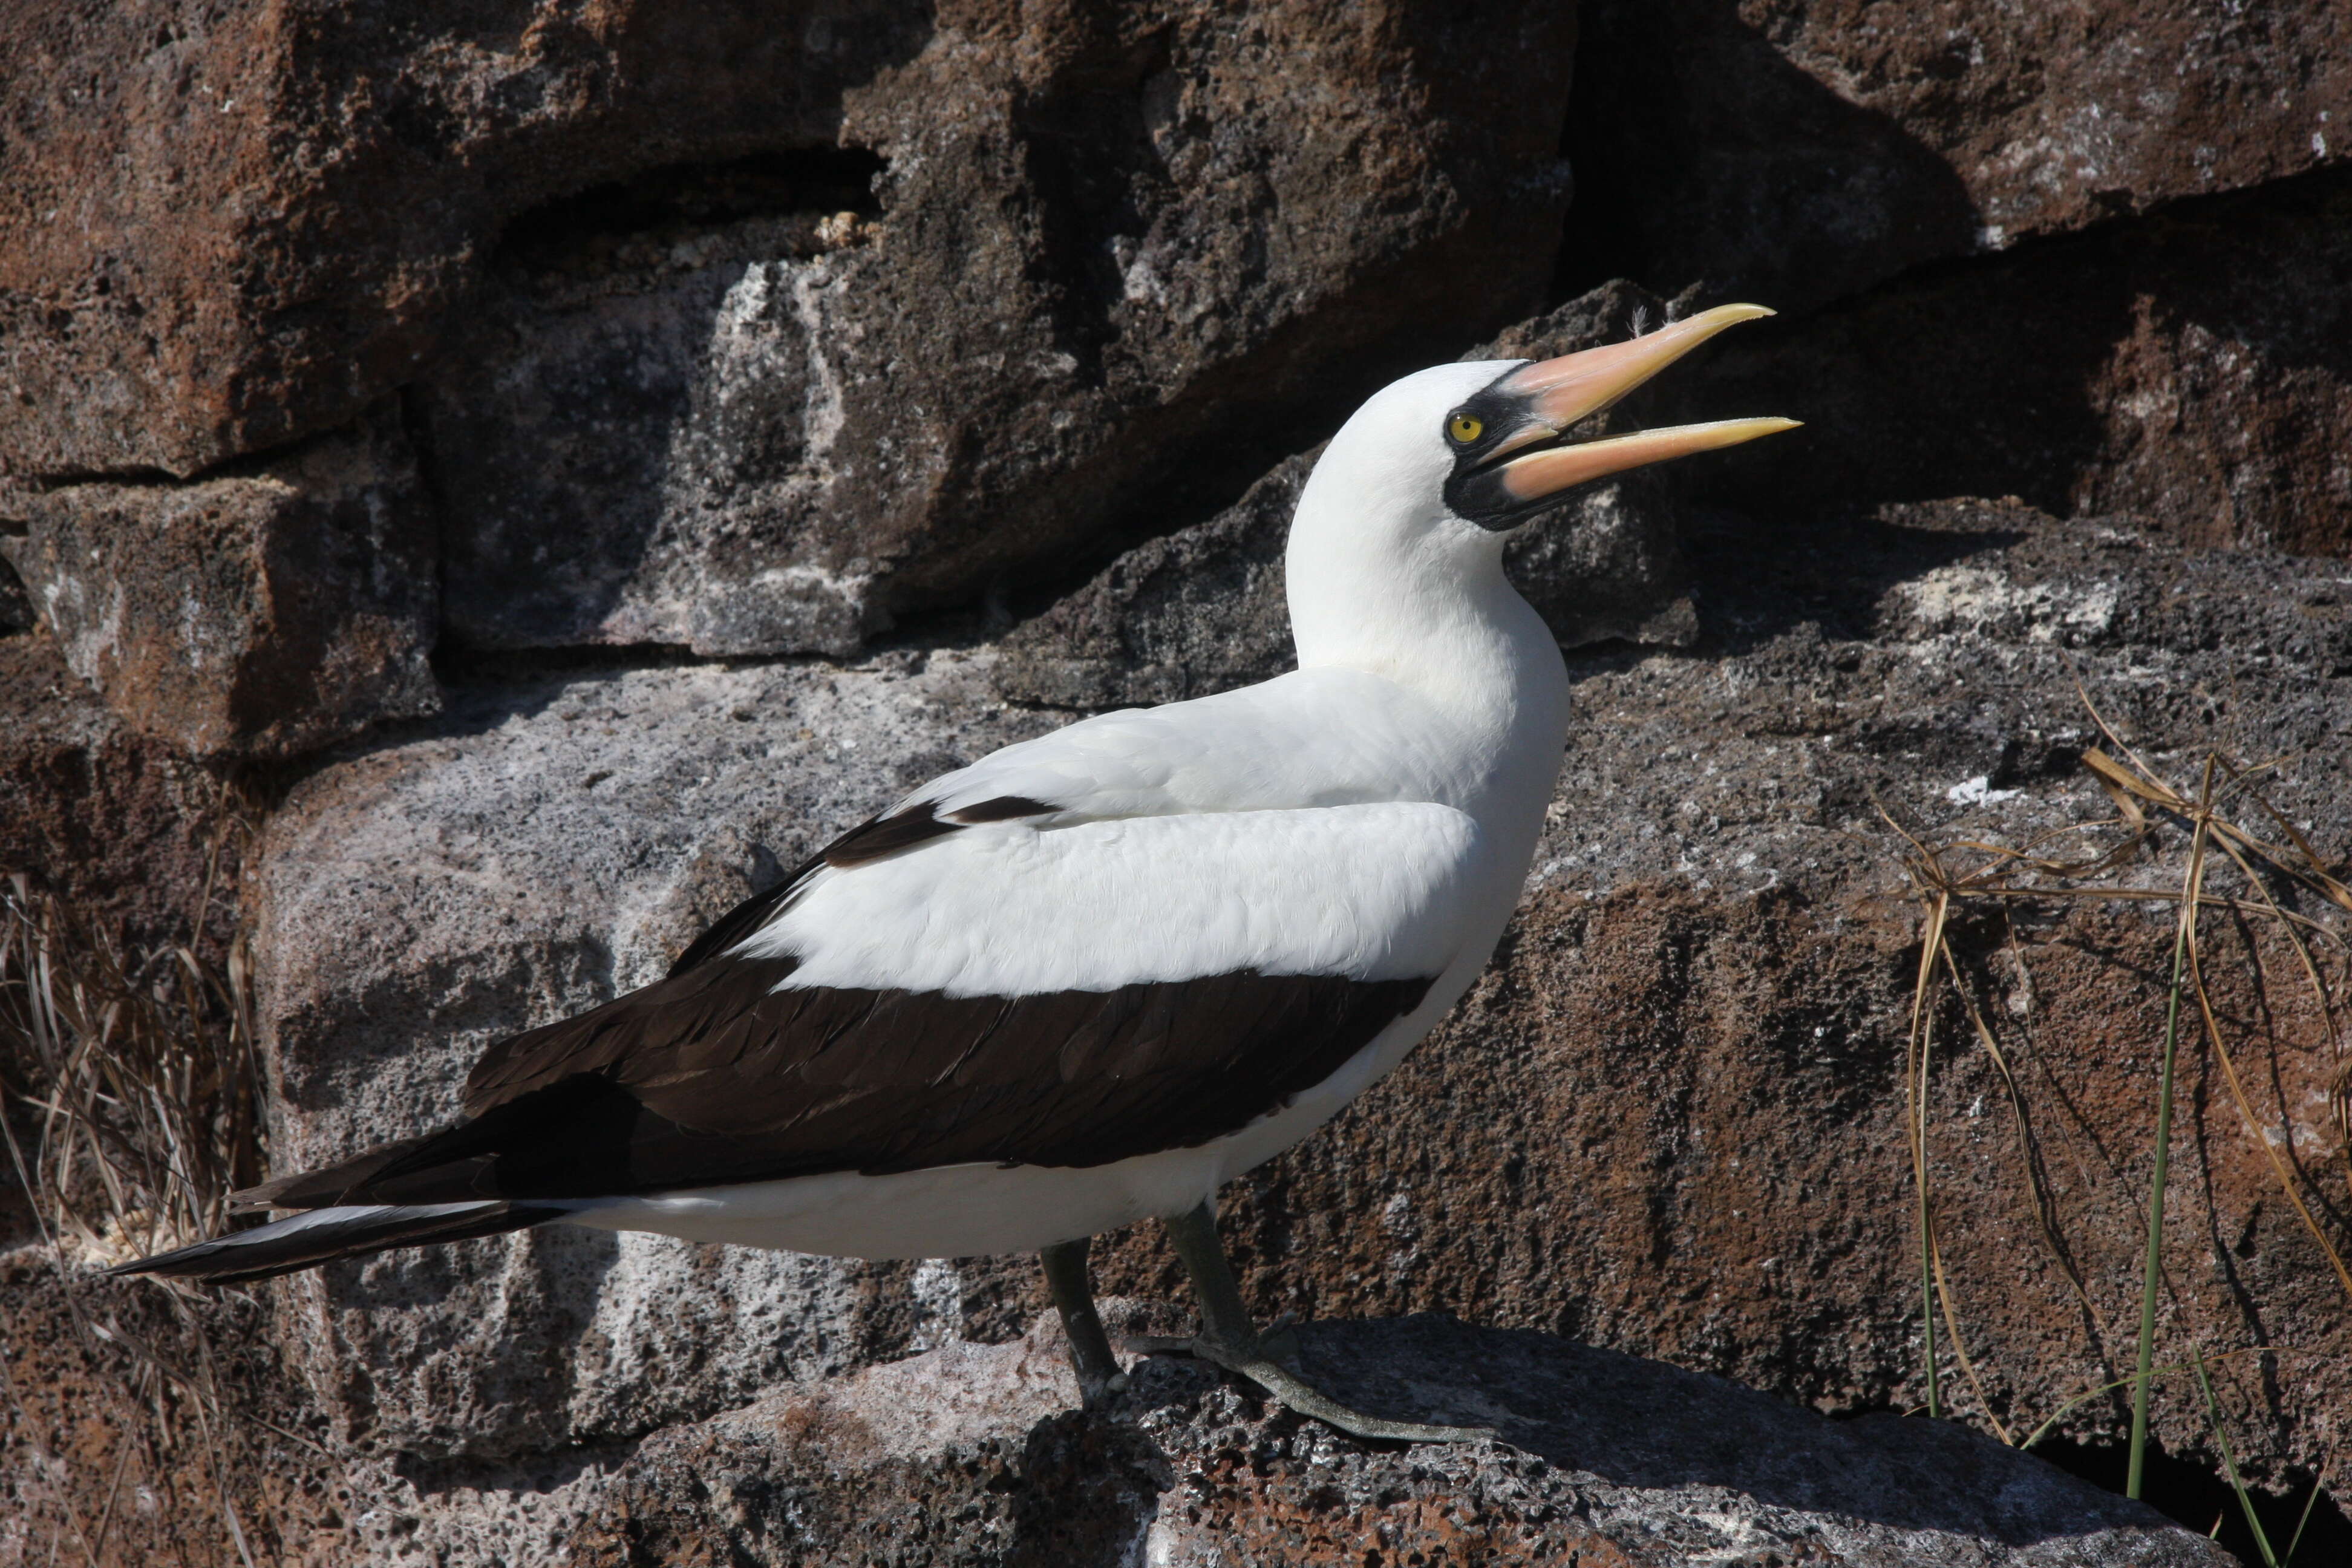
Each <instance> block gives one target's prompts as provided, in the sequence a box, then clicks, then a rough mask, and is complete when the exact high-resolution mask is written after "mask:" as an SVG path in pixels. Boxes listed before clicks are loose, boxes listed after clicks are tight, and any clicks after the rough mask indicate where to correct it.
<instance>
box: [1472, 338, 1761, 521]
mask: <svg viewBox="0 0 2352 1568" xmlns="http://www.w3.org/2000/svg"><path fill="white" fill-rule="evenodd" d="M1770 314H1772V312H1771V311H1769V310H1766V309H1765V308H1764V307H1763V306H1761V305H1718V306H1717V307H1716V308H1715V309H1714V310H1706V311H1702V312H1701V313H1699V314H1698V315H1696V316H1692V317H1690V318H1689V319H1688V320H1686V321H1676V322H1675V323H1674V324H1673V325H1671V326H1666V327H1661V328H1659V329H1658V330H1657V331H1654V332H1649V333H1645V334H1644V335H1643V336H1641V337H1638V338H1634V339H1633V340H1632V341H1630V342H1622V343H1610V344H1608V345H1607V346H1605V347H1602V348H1597V349H1587V350H1585V351H1584V352H1583V353H1572V354H1565V355H1562V356H1561V357H1560V358H1559V359H1548V360H1538V361H1537V362H1536V363H1532V364H1527V365H1522V366H1520V367H1519V368H1518V369H1517V370H1515V371H1513V372H1512V373H1511V374H1508V375H1507V376H1505V377H1504V378H1503V379H1502V380H1501V381H1499V382H1497V383H1496V384H1495V386H1494V391H1495V392H1496V393H1500V394H1503V395H1506V396H1507V397H1511V398H1513V399H1517V400H1521V401H1522V402H1523V403H1524V405H1525V406H1526V407H1527V409H1528V416H1529V417H1528V423H1527V425H1526V426H1524V427H1523V428H1520V429H1517V430H1514V431H1512V432H1511V433H1510V434H1509V435H1508V436H1507V437H1505V438H1504V439H1503V440H1501V441H1499V442H1497V443H1496V446H1495V447H1494V449H1493V450H1492V451H1491V452H1487V453H1484V454H1481V456H1482V458H1484V459H1485V462H1486V471H1487V473H1489V474H1491V475H1492V476H1493V477H1494V479H1495V480H1497V481H1499V483H1500V487H1501V489H1502V490H1503V491H1504V492H1505V493H1506V494H1507V495H1508V496H1509V497H1510V498H1511V500H1514V501H1517V502H1520V503H1526V502H1529V501H1537V500H1543V499H1544V498H1545V497H1547V496H1552V495H1557V494H1558V493H1559V492H1560V491H1562V490H1564V489H1569V488H1570V486H1573V485H1580V484H1587V483H1590V482H1591V480H1594V479H1603V478H1606V477H1607V476H1609V475H1611V474H1615V473H1622V472H1623V471H1624V470H1625V469H1627V468H1640V467H1642V466H1643V465H1644V464H1647V463H1660V462H1664V461H1665V460H1666V459H1667V458H1682V457H1687V456H1689V455H1690V454H1691V453H1693V452H1706V451H1712V450H1714V449H1715V448H1717V447H1736V446H1738V445H1739V444H1740V443H1741V442H1742V441H1753V440H1754V439H1756V437H1759V436H1769V435H1772V434H1774V433H1776V432H1778V431H1781V430H1794V429H1796V428H1797V427H1798V422H1797V421H1796V420H1794V419H1779V418H1768V419H1719V420H1717V421H1715V422H1714V423H1712V424H1706V425H1676V426H1671V427H1668V428H1666V429H1662V430H1643V431H1638V432H1636V433H1634V434H1633V435H1631V436H1612V437H1606V438H1604V439H1601V440H1598V441H1580V442H1576V443H1573V444H1571V445H1567V446H1548V447H1543V448H1542V449H1541V450H1539V451H1533V452H1525V453H1524V455H1523V456H1520V457H1516V458H1513V457H1510V456H1509V454H1511V453H1513V452H1519V451H1522V450H1523V449H1524V448H1526V447H1530V446H1534V445H1535V444H1537V443H1538V442H1546V441H1553V440H1557V439H1558V438H1559V436H1560V434H1561V433H1562V432H1563V431H1565V430H1567V429H1568V428H1569V427H1570V426H1572V425H1574V424H1576V423H1577V421H1579V420H1580V419H1587V418H1590V417H1591V416H1593V415H1595V414H1598V413H1600V412H1601V410H1603V409H1605V408H1607V407H1608V406H1609V405H1612V404H1613V403H1615V402H1616V401H1617V400H1618V399H1619V398H1621V397H1623V396H1624V395H1626V394H1627V393H1629V392H1631V391H1633V389H1634V388H1635V387H1637V386H1639V385H1641V384H1643V382H1645V381H1647V380H1649V379H1650V378H1651V377H1652V376H1654V375H1655V374H1658V373H1659V372H1660V371H1662V370H1664V369H1665V368H1666V367H1667V366H1668V365H1670V364H1672V363H1675V361H1676V360H1678V359H1680V358H1682V357H1683V356H1684V355H1685V354H1686V353H1690V352H1691V351H1692V350H1693V349H1695V348H1696V347H1698V346H1699V344H1701V343H1703V342H1706V340H1707V339H1709V338H1711V337H1713V336H1715V334H1716V333H1717V332H1719V331H1723V330H1724V329H1725V328H1727V327H1732V326H1737V325H1738V323H1740V322H1741V321H1755V320H1757V319H1758V318H1759V317H1763V316H1769V315H1770Z"/></svg>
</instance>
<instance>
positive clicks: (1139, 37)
mask: <svg viewBox="0 0 2352 1568" xmlns="http://www.w3.org/2000/svg"><path fill="white" fill-rule="evenodd" d="M1572 33H1573V23H1572V16H1571V14H1570V12H1568V11H1565V10H1560V9H1557V8H1554V9H1548V10H1538V11H1536V12H1530V13H1528V14H1527V16H1525V17H1522V18H1518V19H1517V20H1514V21H1511V22H1510V23H1508V24H1507V25H1497V24H1496V21H1495V19H1492V18H1488V19H1483V20H1482V21H1480V22H1478V23H1476V24H1475V25H1474V24H1473V23H1471V22H1470V21H1469V20H1468V19H1467V18H1458V17H1455V16H1453V15H1452V14H1451V13H1450V12H1447V11H1445V9H1444V7H1435V6H1427V5H1407V6H1399V7H1393V8H1391V7H1373V8H1370V9H1366V8H1361V7H1358V8H1353V9H1339V10H1331V9H1328V8H1318V7H1314V6H1298V7H1294V8H1290V9H1279V8H1278V9H1276V10H1274V11H1259V12H1256V13H1253V15H1252V16H1250V17H1249V18H1247V19H1246V20H1245V21H1244V22H1242V23H1239V24H1234V23H1233V22H1232V21H1231V20H1230V18H1228V17H1227V16H1225V14H1224V13H1223V12H1222V11H1220V10H1218V9H1216V8H1215V7H1212V6H1205V5H1192V4H1189V3H1184V0H1169V3H1168V4H1164V5H1154V6H1150V7H1145V8H1140V9H1129V10H1126V11H1119V12H1115V13H1104V14H1103V15H1101V16H1096V15H1095V14H1093V13H1090V12H1085V11H1083V9H1082V8H1081V9H1076V10H1073V9H1070V8H1067V7H1063V6H1049V7H1047V8H1045V10H1043V11H1038V12H1034V13H1022V14H1020V15H1018V16H1015V15H1014V14H1013V12H1012V11H1010V10H1008V9H1005V8H1003V7H996V6H990V5H964V6H957V7H950V8H949V9H948V10H946V11H945V12H944V13H943V14H942V16H941V17H940V28H939V31H938V32H937V33H936V34H935V35H934V37H932V38H931V40H930V41H929V44H928V46H927V47H925V48H924V49H923V51H922V52H921V53H920V55H919V56H918V57H917V58H914V59H913V60H911V61H909V62H908V64H906V65H905V66H904V67H902V68H897V69H894V70H891V71H888V72H886V73H884V74H883V75H882V76H880V77H879V78H878V79H877V80H876V81H874V82H873V83H872V84H871V85H868V86H865V87H861V88H858V89H855V90H852V91H850V92H849V93H848V94H847V95H846V99H845V102H846V105H847V109H846V119H845V127H844V131H843V136H844V138H845V141H847V142H852V143H855V144H856V145H857V146H861V147H866V148H870V149H872V150H873V152H874V153H878V154H879V155H880V159H881V163H880V168H881V170H882V171H883V172H882V173H881V174H880V175H879V177H878V179H877V184H876V192H877V194H876V195H875V196H874V197H873V198H870V199H869V198H865V197H863V196H861V195H856V194H855V193H852V194H847V195H832V196H828V197H827V198H826V201H827V203H828V204H829V203H831V202H834V201H841V200H845V201H848V202H850V203H851V205H853V206H854V207H856V208H857V209H860V211H862V212H863V213H864V216H860V214H859V212H858V211H852V212H847V213H844V214H836V215H835V216H832V217H830V218H828V219H827V220H826V221H824V222H823V223H818V222H815V221H814V219H815V216H816V215H817V213H818V212H820V211H824V210H826V209H825V208H824V207H819V206H817V205H816V198H815V197H814V196H813V195H806V194H803V195H792V194H791V193H789V192H787V193H783V194H781V195H778V196H776V198H775V201H776V202H777V203H778V204H780V210H779V211H771V212H765V213H760V214H756V215H751V216H746V215H744V214H743V213H742V212H741V211H740V209H739V208H737V207H733V206H730V205H727V204H726V203H723V202H713V201H711V200H709V199H707V198H706V197H705V196H704V195H699V194H698V193H697V192H696V191H695V190H693V189H691V188H688V187H685V186H678V187H675V188H672V189H671V190H669V191H668V192H667V195H665V196H664V197H663V198H662V200H661V201H654V200H651V199H650V198H649V199H648V200H647V201H646V202H645V203H643V204H641V205H640V206H639V207H638V208H637V209H636V210H635V216H629V217H627V218H626V222H628V223H632V224H635V225H637V226H638V231H637V233H636V234H635V236H634V237H629V236H616V235H615V234H614V233H613V232H611V224H610V223H608V224H607V226H605V227H604V228H602V229H593V230H592V231H583V232H579V233H575V234H572V235H571V236H570V237H562V236H553V237H550V238H549V239H548V240H547V242H546V243H541V244H536V245H533V246H526V247H520V248H512V249H510V252H509V257H508V265H507V266H506V267H505V268H503V269H502V270H501V273H500V280H499V289H500V293H499V295H498V296H497V299H496V302H495V303H494V304H489V305H486V307H485V308H484V309H483V310H481V311H480V312H479V313H478V316H477V318H476V327H475V329H474V331H472V332H471V333H470V334H469V335H468V337H467V341H466V343H465V345H464V347H463V348H462V349H461V350H460V351H459V352H457V353H454V354H453V355H452V356H451V357H450V359H449V360H448V361H447V362H446V364H445V365H444V366H442V367H441V368H438V369H436V370H435V371H433V372H432V373H430V374H428V375H427V376H426V377H425V395H424V397H423V399H422V406H423V408H424V410H425V416H426V418H427V421H428V425H429V427H430V430H431V432H432V446H433V451H434V454H435V459H436V470H437V473H438V483H439V485H440V487H441V491H442V494H443V497H444V499H445V500H446V504H447V509H448V515H449V517H450V519H451V525H452V526H451V531H450V539H451V550H450V557H449V560H450V569H449V582H450V584H451V587H450V597H449V603H448V613H449V617H450V619H449V625H450V627H451V630H452V633H453V635H455V636H456V637H459V638H461V639H463V640H464V641H466V642H467V643H469V644H472V645H475V646H478V647H541V646H550V645H562V644H572V643H583V642H607V643H631V642H663V643H683V644H686V645H688V646H690V647H693V648H694V649H696V650H697V651H698V652H701V653H704V654H742V653H757V652H775V651H800V650H809V649H814V650H820V651H824V652H830V653H835V654H841V653H845V652H847V651H849V650H851V649H853V648H855V647H856V646H857V645H858V644H859V642H860V641H861V640H862V639H863V638H864V637H866V635H868V634H869V633H871V632H873V631H875V630H877V629H878V628H880V627H882V626H887V625H888V624H889V622H890V619H891V617H892V616H894V615H895V614H897V613H898V612H900V611H903V610H907V609H921V608H927V607H931V606H935V605H941V604H950V603H968V602H970V601H971V600H973V599H975V598H977V597H979V596H980V595H981V594H982V591H983V590H984V589H986V588H987V587H988V586H989V585H990V584H992V583H993V582H995V581H998V580H1000V579H1005V578H1013V579H1017V578H1019V577H1021V576H1024V575H1034V574H1040V573H1044V574H1065V573H1067V572H1068V571H1069V570H1070V567H1071V564H1072V563H1073V559H1074V557H1078V556H1079V554H1080V552H1085V551H1087V550H1088V549H1098V548H1100V547H1101V546H1102V545H1103V544H1104V543H1106V542H1108V541H1109V540H1111V539H1115V538H1118V537H1121V536H1122V535H1123V536H1125V537H1129V538H1131V537H1134V536H1135V535H1136V534H1137V533H1138V532H1139V531H1153V530H1157V529H1160V528H1165V527H1167V526H1170V525H1171V523H1173V522H1175V521H1181V520H1184V519H1187V518H1190V517H1198V516H1200V515H1202V513H1204V512H1206V511H1209V510H1213V509H1214V507H1215V506H1216V505H1217V504H1219V503H1220V502H1222V501H1223V500H1227V499H1228V498H1231V497H1232V496H1234V495H1235V494H1237V493H1238V492H1239V491H1240V490H1241V489H1243V488H1244V486H1245V485H1246V484H1247V482H1248V481H1249V479H1251V478H1253V477H1255V475H1256V474H1258V473H1260V472H1262V471H1263V470H1264V469H1265V467H1266V466H1267V465H1268V464H1270V463H1272V462H1273V461H1275V460H1276V458H1280V457H1281V456H1282V455H1283V454H1284V452H1286V451H1288V450H1294V449H1296V448H1297V447H1298V446H1301V445H1303V444H1305V443H1306V442H1307V440H1309V439H1311V438H1312V432H1314V431H1315V430H1317V429H1318V428H1323V427H1327V426H1328V420H1329V418H1330V417H1331V416H1334V415H1336V414H1339V413H1344V412H1345V409H1346V407H1347V406H1348V405H1349V404H1350V403H1351V402H1352V401H1353V400H1354V399H1355V398H1356V397H1358V396H1360V395H1362V394H1364V393H1367V392H1369V391H1370V390H1371V389H1372V388H1373V387H1375V386H1377V385H1378V384H1379V383H1380V382H1381V380H1383V379H1385V378H1386V376H1387V374H1390V373H1391V372H1394V371H1401V370H1404V369H1409V368H1412V367H1413V366H1415V365H1417V364H1419V363H1426V362H1427V361H1428V360H1430V359H1433V358H1442V357H1444V356H1445V355H1447V354H1451V353H1455V352H1457V351H1458V349H1459V347H1460V345H1461V344H1462V343H1463V342H1465V341H1469V340H1473V339H1475V338H1476V337H1477V336H1478V335H1480V334H1481V333H1484V332H1487V331H1493V330H1494V329H1495V328H1496V327H1497V326H1499V325H1500V324H1502V323H1503V322H1505V321H1509V320H1511V319H1512V318H1513V317H1515V316H1517V315H1520V314H1523V313H1525V312H1526V311H1527V310H1528V309H1530V308H1531V307H1532V306H1533V305H1534V304H1535V303H1536V302H1537V300H1538V298H1539V296H1540V293H1541V289H1542V286H1543V282H1544V279H1546V278H1547V277H1548V276H1549V269H1550V260H1549V258H1550V256H1551V253H1552V252H1553V250H1554V249H1555V248H1556V247H1557V243H1558V234H1559V220H1560V213H1561V210H1562V207H1563V206H1564V204H1565V201H1566V196H1567V188H1566V184H1565V179H1564V171H1563V170H1562V168H1561V166H1560V165H1559V163H1558V162H1557V160H1556V156H1555V153H1556V144H1557V130H1558V117H1559V114H1560V113H1561V112H1563V110H1562V109H1561V107H1560V106H1561V104H1562V95H1563V93H1564V90H1565V84H1566V72H1567V69H1568V66H1569V62H1570V52H1571V43H1572ZM835 166H836V167H838V166H840V165H835ZM665 204H667V205H665ZM782 208H790V209H793V211H789V212H788V211H782V210H781V209H782ZM795 213H796V216H795ZM619 221H621V220H620V219H618V218H615V219H613V220H612V222H619Z"/></svg>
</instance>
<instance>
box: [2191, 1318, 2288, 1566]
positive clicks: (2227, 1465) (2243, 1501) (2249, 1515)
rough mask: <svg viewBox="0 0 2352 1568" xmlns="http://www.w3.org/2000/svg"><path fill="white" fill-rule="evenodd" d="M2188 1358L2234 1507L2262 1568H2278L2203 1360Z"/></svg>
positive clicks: (2277, 1562)
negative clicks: (2224, 1427) (2235, 1498)
mask: <svg viewBox="0 0 2352 1568" xmlns="http://www.w3.org/2000/svg"><path fill="white" fill-rule="evenodd" d="M2189 1355H2190V1358H2191V1361H2190V1364H2191V1365H2193V1366H2194V1367H2195V1368H2196V1369H2197V1386H2198V1388H2199V1389H2200V1390H2201V1391H2202V1392H2203V1394H2204V1395H2205V1418H2206V1419H2207V1420H2208V1421H2210V1422H2211V1423H2212V1424H2213V1440H2214V1441H2215V1442H2216V1443H2219V1444H2220V1445H2221V1469H2222V1471H2223V1473H2224V1474H2226V1475H2227V1476H2228V1477H2229V1479H2230V1489H2231V1491H2233V1492H2235V1493H2237V1494H2238V1507H2239V1509H2240V1510H2242V1511H2243V1512H2244V1514H2245V1516H2246V1528H2247V1529H2248V1530H2251V1531H2253V1532H2254V1548H2255V1550H2256V1551H2258V1552H2261V1553H2262V1554H2263V1568H2279V1560H2278V1553H2277V1552H2273V1551H2272V1550H2271V1538H2270V1537H2269V1536H2268V1535H2267V1534H2265V1533H2263V1521H2262V1519H2261V1517H2260V1516H2259V1515H2257V1514H2256V1513H2255V1512H2254V1500H2253V1498H2252V1496H2250V1495H2249V1494H2248V1493H2247V1491H2246V1483H2245V1482H2244V1481H2242V1480H2241V1479H2239V1478H2238V1456H2237V1455H2236V1454H2234V1453H2232V1452H2231V1450H2230V1435H2229V1434H2228V1433H2227V1432H2224V1431H2222V1430H2221V1401H2220V1400H2218V1399H2216V1398H2214V1397H2213V1382H2212V1379H2210V1378H2209V1377H2207V1376H2206V1375H2205V1358H2204V1356H2202V1355H2201V1354H2199V1353H2198V1352H2195V1351H2193V1350H2192V1351H2191V1352H2189ZM2305 1511H2306V1512H2307V1511H2308V1510H2305ZM2302 1534H2303V1532H2302V1531H2299V1530H2298V1531H2295V1535H2296V1537H2297V1538H2298V1539H2300V1538H2301V1536H2302Z"/></svg>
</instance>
